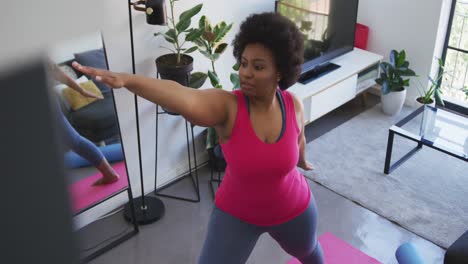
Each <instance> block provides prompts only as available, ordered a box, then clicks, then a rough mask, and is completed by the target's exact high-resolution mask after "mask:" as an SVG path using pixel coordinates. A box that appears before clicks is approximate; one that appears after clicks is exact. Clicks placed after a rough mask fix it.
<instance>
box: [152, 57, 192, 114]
mask: <svg viewBox="0 0 468 264" xmlns="http://www.w3.org/2000/svg"><path fill="white" fill-rule="evenodd" d="M180 62H181V63H180V64H177V55H176V54H166V55H162V56H159V57H158V58H157V59H156V69H157V71H158V74H159V77H160V78H161V79H165V80H172V81H175V82H178V83H179V84H181V85H183V86H189V81H190V73H191V72H192V70H193V58H192V57H191V56H188V55H185V54H182V55H181V60H180ZM163 109H164V108H163ZM164 111H166V112H167V113H168V114H171V115H178V114H177V113H174V112H170V111H168V110H167V109H164Z"/></svg>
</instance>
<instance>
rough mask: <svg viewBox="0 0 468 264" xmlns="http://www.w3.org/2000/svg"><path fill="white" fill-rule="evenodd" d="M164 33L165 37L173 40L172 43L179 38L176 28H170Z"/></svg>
mask: <svg viewBox="0 0 468 264" xmlns="http://www.w3.org/2000/svg"><path fill="white" fill-rule="evenodd" d="M163 35H164V38H165V39H166V40H167V41H169V42H171V43H175V42H176V39H177V35H176V32H175V30H174V29H172V28H171V29H169V30H168V31H167V32H166V33H165V34H163Z"/></svg>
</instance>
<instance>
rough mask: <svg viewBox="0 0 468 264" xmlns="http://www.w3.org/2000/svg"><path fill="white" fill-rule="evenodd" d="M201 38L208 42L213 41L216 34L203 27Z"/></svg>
mask: <svg viewBox="0 0 468 264" xmlns="http://www.w3.org/2000/svg"><path fill="white" fill-rule="evenodd" d="M203 38H204V39H205V40H206V41H208V43H213V42H214V40H215V39H216V35H215V34H214V33H213V32H211V31H208V30H206V29H205V32H203Z"/></svg>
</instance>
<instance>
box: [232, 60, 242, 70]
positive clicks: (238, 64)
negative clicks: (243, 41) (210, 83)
mask: <svg viewBox="0 0 468 264" xmlns="http://www.w3.org/2000/svg"><path fill="white" fill-rule="evenodd" d="M239 68H240V63H239V62H236V64H234V66H232V69H233V70H235V71H239Z"/></svg>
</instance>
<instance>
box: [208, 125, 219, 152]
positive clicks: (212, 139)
mask: <svg viewBox="0 0 468 264" xmlns="http://www.w3.org/2000/svg"><path fill="white" fill-rule="evenodd" d="M217 138H218V137H217V135H216V130H215V129H214V128H212V127H209V128H208V129H207V133H206V149H210V148H214V147H215V145H216V141H217Z"/></svg>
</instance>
